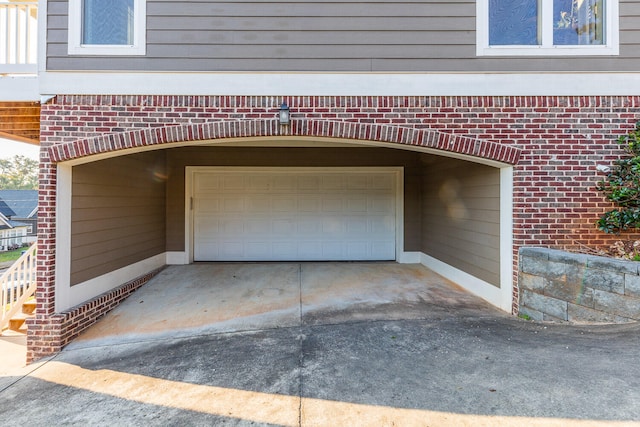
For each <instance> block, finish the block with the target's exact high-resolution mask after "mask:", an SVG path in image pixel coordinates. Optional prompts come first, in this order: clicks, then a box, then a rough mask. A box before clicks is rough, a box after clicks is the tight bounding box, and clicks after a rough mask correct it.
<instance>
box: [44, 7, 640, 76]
mask: <svg viewBox="0 0 640 427" xmlns="http://www.w3.org/2000/svg"><path fill="white" fill-rule="evenodd" d="M48 5H49V6H48V14H49V16H48V34H47V36H48V45H47V48H48V50H47V68H48V69H49V70H123V71H137V70H153V71H354V72H357V71H360V72H363V71H377V72H384V71H465V72H474V71H475V72H482V71H637V70H638V58H640V19H639V18H640V0H633V1H631V0H627V1H624V0H622V1H621V3H620V14H621V19H620V26H621V31H620V40H621V46H620V56H619V57H557V58H549V57H539V58H486V57H484V58H477V57H476V56H475V48H476V47H475V43H476V38H475V37H476V36H475V26H476V18H475V8H476V5H475V1H469V0H449V1H443V0H439V1H436V0H424V1H417V0H403V1H402V2H398V1H381V0H379V1H343V2H324V1H311V0H281V1H277V2H272V1H263V0H235V1H213V0H188V1H168V0H150V1H148V3H147V55H146V56H145V57H109V58H105V57H78V56H73V57H69V56H68V55H67V1H66V0H65V1H60V0H50V1H49V2H48Z"/></svg>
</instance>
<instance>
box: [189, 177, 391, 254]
mask: <svg viewBox="0 0 640 427" xmlns="http://www.w3.org/2000/svg"><path fill="white" fill-rule="evenodd" d="M395 176H396V172H395V171H367V172H351V171H344V170H340V171H335V172H334V171H317V170H311V169H309V170H300V169H298V170H296V171H293V172H290V171H287V170H274V171H267V172H265V171H259V172H258V171H256V172H253V171H246V170H245V171H237V172H236V171H229V170H225V171H211V172H198V173H197V174H195V179H194V181H195V182H194V187H193V188H194V194H193V196H194V199H195V205H194V206H195V210H194V213H193V224H194V260H196V261H261V260H264V261H277V260H291V261H295V260H310V261H311V260H393V259H395V251H396V247H395V244H396V242H395V239H396V211H395V207H396V193H395V187H396V184H395V179H396V178H395Z"/></svg>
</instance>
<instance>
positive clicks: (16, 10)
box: [0, 0, 38, 74]
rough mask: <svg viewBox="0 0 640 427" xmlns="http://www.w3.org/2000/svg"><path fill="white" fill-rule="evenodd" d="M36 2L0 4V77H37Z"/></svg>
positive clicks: (2, 0)
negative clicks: (6, 75) (23, 75)
mask: <svg viewBox="0 0 640 427" xmlns="http://www.w3.org/2000/svg"><path fill="white" fill-rule="evenodd" d="M37 42H38V2H35V1H15V0H14V1H7V0H0V74H31V73H34V74H35V73H36V72H37V71H38V70H37V57H38V52H37V51H38V43H37Z"/></svg>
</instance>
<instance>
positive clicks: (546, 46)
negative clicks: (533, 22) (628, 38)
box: [476, 0, 620, 56]
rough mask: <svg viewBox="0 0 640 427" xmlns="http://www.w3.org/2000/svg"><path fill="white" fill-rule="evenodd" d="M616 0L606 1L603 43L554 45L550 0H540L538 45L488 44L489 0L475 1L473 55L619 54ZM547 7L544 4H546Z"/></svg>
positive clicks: (618, 19)
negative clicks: (474, 53)
mask: <svg viewBox="0 0 640 427" xmlns="http://www.w3.org/2000/svg"><path fill="white" fill-rule="evenodd" d="M618 1H619V0H607V2H606V7H605V20H606V28H605V41H606V44H605V45H597V46H554V45H553V8H552V7H549V6H550V5H551V2H550V1H547V0H545V1H541V2H540V7H541V13H542V44H541V45H537V46H490V45H489V0H477V1H476V55H477V56H577V55H582V56H591V55H594V56H595V55H610V56H614V55H618V54H619V53H620V40H619V26H620V24H619V21H620V17H619V12H618ZM545 6H546V7H545Z"/></svg>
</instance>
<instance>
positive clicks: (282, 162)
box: [167, 147, 421, 251]
mask: <svg viewBox="0 0 640 427" xmlns="http://www.w3.org/2000/svg"><path fill="white" fill-rule="evenodd" d="M186 166H283V167H286V166H299V167H305V166H306V167H314V166H336V167H340V166H343V167H344V166H353V167H358V166H360V167H363V166H402V167H404V168H405V169H404V171H405V194H404V198H405V208H404V223H405V250H407V251H418V250H420V249H419V248H420V202H419V197H420V189H419V188H420V187H419V186H420V185H421V182H420V177H419V175H418V174H419V167H420V163H419V155H418V154H417V153H412V152H408V151H400V150H393V149H384V148H293V147H287V148H273V147H272V148H259V147H255V148H232V147H217V148H215V147H189V148H175V149H171V150H167V172H168V174H169V181H168V185H167V250H168V251H183V250H184V221H185V218H184V190H185V180H184V179H185V178H184V177H185V167H186Z"/></svg>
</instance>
